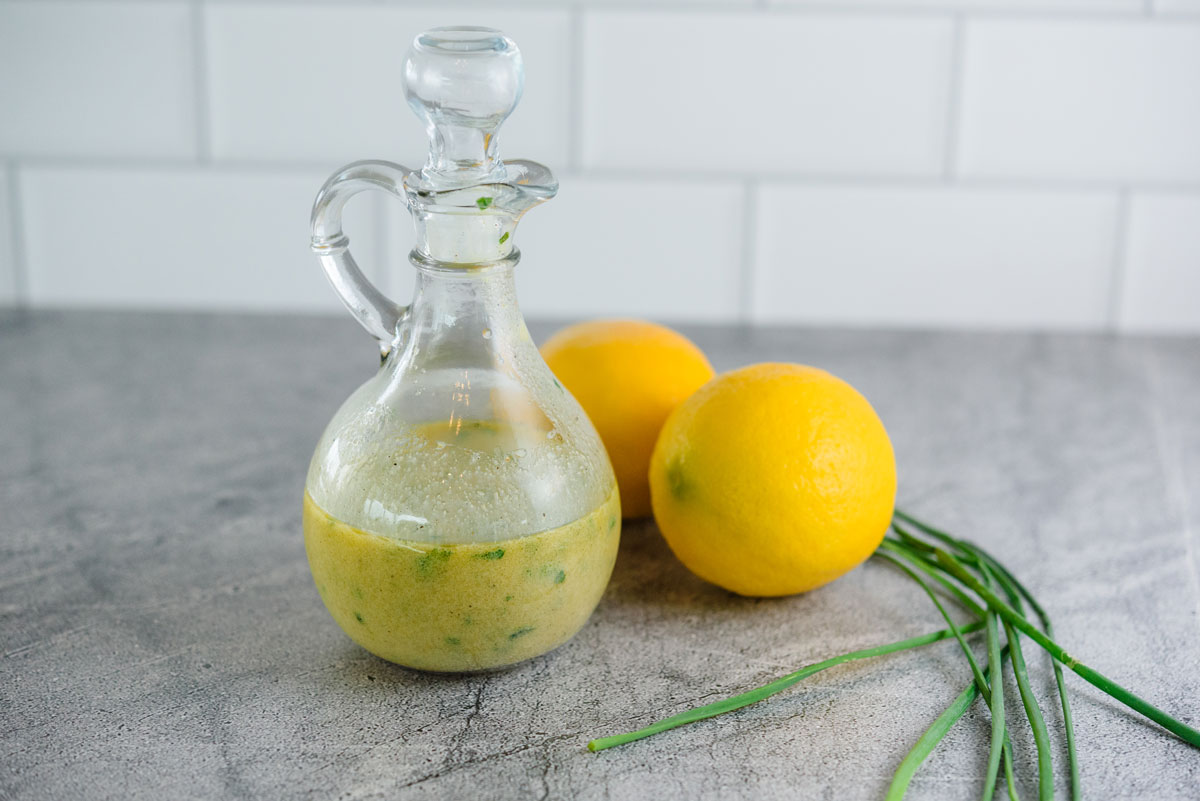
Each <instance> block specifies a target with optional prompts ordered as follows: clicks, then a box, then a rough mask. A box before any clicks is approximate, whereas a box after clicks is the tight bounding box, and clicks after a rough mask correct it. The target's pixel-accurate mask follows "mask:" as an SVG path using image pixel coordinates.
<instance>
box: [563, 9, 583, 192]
mask: <svg viewBox="0 0 1200 801" xmlns="http://www.w3.org/2000/svg"><path fill="white" fill-rule="evenodd" d="M568 14H569V16H568V20H567V25H568V34H567V39H568V43H569V45H570V52H569V53H568V54H567V84H568V87H569V88H568V91H569V93H570V94H569V96H568V98H567V169H568V170H570V171H572V172H577V171H578V170H579V169H580V168H581V167H582V165H583V24H584V19H583V7H582V6H581V5H579V4H578V3H574V4H572V5H571V8H570V11H569V12H568Z"/></svg>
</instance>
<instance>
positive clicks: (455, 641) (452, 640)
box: [446, 637, 462, 645]
mask: <svg viewBox="0 0 1200 801" xmlns="http://www.w3.org/2000/svg"><path fill="white" fill-rule="evenodd" d="M461 643H462V640H460V639H458V638H457V637H447V638H446V645H459V644H461Z"/></svg>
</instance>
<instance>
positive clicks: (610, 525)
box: [608, 515, 617, 531]
mask: <svg viewBox="0 0 1200 801" xmlns="http://www.w3.org/2000/svg"><path fill="white" fill-rule="evenodd" d="M616 527H617V516H616V515H613V516H612V517H610V518H609V519H608V530H609V531H612V530H613V529H614V528H616Z"/></svg>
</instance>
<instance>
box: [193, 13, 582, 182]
mask: <svg viewBox="0 0 1200 801" xmlns="http://www.w3.org/2000/svg"><path fill="white" fill-rule="evenodd" d="M204 17H205V40H206V42H207V43H208V59H207V63H208V73H207V85H208V92H209V108H210V109H211V114H212V148H213V157H214V158H216V159H231V160H238V161H265V162H271V161H309V162H316V163H322V162H331V163H339V162H347V161H354V160H356V159H363V158H389V159H391V160H394V161H400V162H402V163H405V164H420V162H422V161H424V158H425V153H426V151H427V150H428V140H427V139H426V137H425V129H424V127H423V126H422V125H421V123H420V122H418V120H417V118H416V117H415V116H413V113H412V112H411V111H410V110H409V108H408V106H407V105H406V104H405V101H404V89H403V86H402V84H401V78H402V75H403V66H404V55H405V52H406V51H407V49H408V43H409V41H411V39H412V37H413V36H414V35H415V34H416V33H419V32H420V31H423V30H425V29H427V28H432V27H435V26H437V25H457V24H473V25H489V26H492V27H499V26H503V29H504V31H505V32H506V33H508V34H509V35H510V36H512V37H513V38H514V39H516V41H517V43H518V44H519V45H520V47H521V53H522V56H523V57H524V59H525V65H526V86H525V97H524V98H523V99H522V101H521V105H520V106H519V108H520V113H518V114H516V115H514V116H513V118H512V119H511V121H510V122H508V123H507V124H506V125H505V126H504V128H503V139H502V140H501V145H502V147H503V149H504V152H505V153H507V154H511V155H520V156H528V155H529V154H536V155H537V157H538V159H539V160H540V161H542V162H544V163H545V164H547V165H549V166H551V167H552V168H558V169H562V168H563V167H565V166H566V162H567V127H568V121H569V117H568V106H569V102H568V96H569V94H570V87H569V85H568V77H569V75H570V69H569V66H568V62H569V58H570V53H569V45H570V32H569V29H568V20H567V12H565V11H557V10H553V9H547V10H546V11H525V10H506V11H500V12H498V11H496V10H494V9H491V8H466V9H464V8H454V7H453V6H450V7H433V6H429V7H414V8H407V7H406V8H372V7H361V8H357V7H356V8H347V7H345V6H340V5H339V6H282V7H281V6H278V5H213V6H209V7H208V8H206V9H205V15H204Z"/></svg>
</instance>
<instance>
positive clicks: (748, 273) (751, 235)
mask: <svg viewBox="0 0 1200 801" xmlns="http://www.w3.org/2000/svg"><path fill="white" fill-rule="evenodd" d="M757 245H758V181H756V180H755V179H753V178H750V179H748V180H746V181H743V182H742V254H741V255H742V258H741V262H742V263H741V270H739V271H738V293H739V297H738V322H740V323H742V324H746V325H748V324H750V323H751V322H753V321H754V293H755V290H756V288H757V282H758V247H757Z"/></svg>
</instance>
